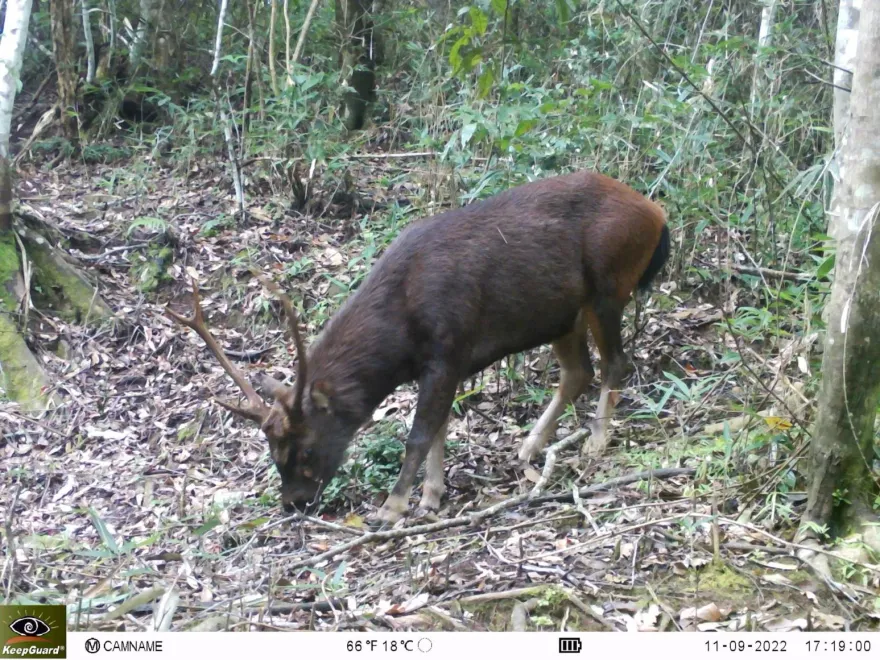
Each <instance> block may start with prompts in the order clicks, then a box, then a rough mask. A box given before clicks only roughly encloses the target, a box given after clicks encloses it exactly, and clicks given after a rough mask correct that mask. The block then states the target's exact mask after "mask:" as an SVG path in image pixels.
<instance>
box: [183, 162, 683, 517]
mask: <svg viewBox="0 0 880 660" xmlns="http://www.w3.org/2000/svg"><path fill="white" fill-rule="evenodd" d="M669 243H670V239H669V229H668V227H667V224H666V213H665V211H664V210H663V208H662V207H661V206H660V205H658V204H657V203H655V202H653V201H651V200H649V199H648V198H646V197H645V196H643V195H642V194H640V193H638V192H636V191H635V190H633V189H632V188H630V187H629V186H627V185H626V184H624V183H622V182H620V181H617V180H615V179H612V178H610V177H607V176H605V175H602V174H599V173H596V172H592V171H580V172H575V173H571V174H565V175H560V176H555V177H550V178H546V179H541V180H537V181H533V182H529V183H526V184H523V185H520V186H516V187H513V188H510V189H508V190H506V191H504V192H501V193H499V194H497V195H495V196H493V197H489V198H487V199H484V200H481V201H477V202H474V203H471V204H469V205H466V206H464V207H461V208H456V209H452V210H448V211H445V212H442V213H439V214H437V215H434V216H430V217H427V218H422V219H420V220H416V221H414V222H413V223H411V224H409V225H408V226H407V227H405V228H404V229H403V230H402V231H401V233H400V234H399V235H398V236H397V238H395V240H394V241H392V243H391V244H390V245H389V246H388V247H387V248H386V249H385V251H384V252H383V254H382V255H381V256H380V257H379V259H378V260H377V261H376V262H375V263H374V264H373V266H372V268H371V269H370V271H369V273H368V274H367V276H366V277H365V278H364V280H363V281H362V283H361V284H360V286H359V287H358V288H357V289H356V290H355V291H354V292H353V293H352V294H351V295H350V296H349V297H348V298H347V300H346V301H345V302H344V303H343V304H342V305H341V306H340V308H339V309H338V311H336V313H335V314H333V315H332V316H331V318H330V319H329V320H328V321H327V322H326V323H325V325H324V328H323V329H322V330H321V332H320V333H319V335H318V337H317V338H316V339H315V340H314V341H313V343H312V344H311V346H310V347H308V349H307V348H306V346H305V343H304V341H303V338H302V334H301V333H300V330H299V317H298V315H297V313H296V311H295V309H294V306H293V303H292V302H291V300H290V298H288V297H287V296H286V295H285V294H284V293H282V291H281V290H280V288H279V287H278V285H277V284H275V283H274V282H273V281H272V280H271V279H269V278H268V277H266V276H264V275H262V274H257V275H258V276H259V277H260V278H261V281H262V282H263V283H264V284H265V285H266V286H267V288H269V289H270V291H272V292H273V293H274V294H275V296H276V297H277V298H278V299H279V301H280V302H281V304H282V306H283V309H284V313H285V315H286V317H287V323H288V326H289V331H290V335H291V336H292V339H293V342H294V345H295V349H296V354H297V360H298V365H297V370H296V376H295V379H294V383H293V385H292V386H291V385H285V384H282V383H281V382H279V381H277V380H276V379H274V378H272V377H271V376H265V377H263V378H262V380H261V382H260V383H259V384H260V385H261V389H262V390H263V391H264V392H265V393H266V394H267V395H268V397H269V400H270V401H271V405H270V404H269V403H267V402H266V401H265V400H264V399H263V398H262V397H261V396H260V395H259V394H258V393H257V391H256V389H255V388H254V387H253V385H252V384H251V383H250V382H249V381H248V379H247V378H246V377H245V376H244V374H243V373H242V372H241V371H239V369H238V368H237V367H236V366H235V365H234V364H233V363H232V362H231V361H230V360H229V358H228V357H227V356H226V355H225V354H224V351H223V350H222V348H221V347H220V345H219V344H218V342H217V341H216V339H215V338H214V337H213V336H212V335H211V332H210V331H209V330H208V327H207V324H206V323H205V320H204V315H203V312H202V307H201V302H200V298H199V291H198V285H197V284H196V282H195V280H193V306H194V313H193V316H192V317H184V316H182V315H180V314H178V313H177V312H174V311H173V310H172V309H171V308H170V307H166V312H167V314H168V316H170V317H171V318H172V319H174V320H175V321H177V322H178V323H180V324H182V325H184V326H186V327H188V328H190V329H192V330H194V331H195V332H196V333H197V334H198V335H199V336H200V337H201V338H202V340H203V341H204V343H205V344H206V345H207V347H208V349H209V350H210V352H211V353H213V355H214V356H215V357H216V359H217V360H218V361H219V362H220V364H221V365H222V367H223V368H224V369H225V371H226V372H227V373H228V374H229V376H230V377H231V378H232V379H233V381H234V382H235V383H236V385H237V386H238V387H239V389H240V390H241V391H242V393H243V394H244V395H245V398H246V399H247V403H246V404H234V403H230V402H226V401H220V400H218V401H217V402H218V404H220V405H222V406H223V407H224V408H226V409H227V410H229V411H231V412H232V413H235V414H236V415H239V416H241V417H244V418H246V419H249V420H251V421H253V422H256V423H257V424H259V426H260V432H261V434H262V435H264V436H265V438H266V440H268V444H269V452H270V455H271V457H272V460H273V462H274V464H275V466H276V468H277V470H278V473H279V475H280V477H281V504H282V507H283V509H284V510H285V511H288V512H292V511H296V510H298V511H306V510H308V508H309V507H311V506H313V505H314V504H315V503H316V502H317V501H318V499H319V497H320V494H321V492H322V489H323V488H324V486H326V484H327V483H328V482H329V481H330V480H331V479H332V478H333V477H334V475H335V474H336V472H337V471H338V469H339V467H340V465H341V463H342V461H343V458H344V455H345V452H346V448H347V447H348V445H349V444H350V443H351V441H352V439H353V438H354V436H355V434H356V433H357V431H358V430H359V429H360V427H361V426H362V425H364V424H365V422H367V421H368V420H369V419H371V416H372V412H373V411H374V410H375V409H376V408H377V407H378V406H379V404H380V403H381V402H382V401H383V400H384V399H385V398H386V397H387V396H388V395H389V394H391V393H392V392H393V391H394V390H395V389H396V388H397V387H398V386H400V385H403V384H405V383H412V382H415V383H416V384H417V386H418V399H417V402H416V409H415V414H414V418H413V422H412V425H411V427H410V430H409V433H408V435H407V438H406V441H405V453H404V457H403V461H402V466H401V469H400V472H399V474H398V478H397V480H396V482H395V484H394V486H393V488H392V489H391V491H390V493H389V494H388V496H387V498H386V500H385V502H384V504H383V505H382V506H381V507H380V508H379V509H378V511H376V512H374V513H373V514H371V515H370V516H368V522H369V523H370V524H371V525H373V526H375V525H380V526H381V525H385V524H393V523H396V522H397V521H399V520H400V519H401V518H403V517H404V516H405V515H406V514H407V512H408V510H409V501H410V497H411V494H412V490H413V485H414V481H415V478H416V475H417V472H418V471H419V469H420V468H421V466H422V465H423V464H424V465H425V476H424V481H423V486H422V495H421V499H420V501H419V505H418V509H417V510H416V515H417V516H425V515H427V514H430V513H433V512H436V511H438V510H439V508H440V504H441V499H442V497H443V496H444V494H445V486H444V452H445V443H446V433H447V427H448V424H449V418H450V414H451V409H452V405H453V401H454V399H455V396H456V392H457V390H458V387H459V384H460V383H462V382H464V381H465V380H467V379H468V378H469V377H471V376H473V375H475V374H477V373H479V372H481V371H483V370H484V369H486V368H487V367H489V366H491V365H492V364H494V363H495V362H497V361H499V360H500V359H502V358H504V357H506V356H509V355H514V354H517V353H521V352H524V351H527V350H531V349H534V348H537V347H539V346H543V345H547V344H550V346H551V349H552V352H553V354H554V355H555V357H556V359H557V361H558V364H559V368H560V369H559V370H560V376H559V385H558V387H557V389H556V391H555V393H554V395H553V397H552V400H551V401H550V404H549V405H548V406H547V408H546V409H545V410H544V412H543V414H541V416H540V417H539V418H538V420H537V422H536V423H535V424H534V426H533V428H532V429H531V430H530V431H529V433H528V435H527V437H526V438H525V440H524V441H523V442H522V445H521V446H520V449H519V452H518V457H519V459H520V460H521V461H523V462H525V463H528V462H531V461H533V460H534V459H535V458H536V457H537V456H538V455H539V454H540V452H541V451H542V450H543V448H544V447H545V446H546V445H547V443H548V441H549V440H550V439H551V436H554V435H555V433H556V430H557V427H558V421H559V417H560V416H561V415H562V413H563V412H564V411H565V408H566V406H567V405H568V404H569V403H572V402H574V401H575V400H576V399H577V398H578V397H579V396H580V395H581V394H582V393H584V392H585V391H586V389H587V387H588V385H589V384H590V383H591V382H592V380H593V377H594V375H595V374H594V370H593V364H592V360H591V357H590V351H589V346H588V338H589V335H590V334H592V337H593V340H594V342H595V344H596V347H597V349H598V353H599V357H600V368H601V376H602V378H601V389H600V394H599V399H598V402H597V405H596V413H595V416H594V419H593V421H592V425H591V428H590V435H589V437H588V438H587V440H585V444H584V446H583V447H582V451H583V453H584V454H585V455H586V456H588V457H590V456H598V455H600V454H601V453H602V452H603V451H604V450H605V448H606V445H607V443H608V428H609V426H608V425H609V420H610V419H611V416H612V412H613V409H614V407H615V406H616V405H617V402H618V399H619V391H618V390H619V387H620V385H621V381H622V378H623V376H624V371H625V368H626V361H625V359H624V353H623V346H622V339H621V331H622V321H623V311H624V308H625V307H626V305H627V304H628V302H629V301H630V300H631V298H632V297H633V294H634V293H635V292H636V290H637V289H638V290H641V291H644V290H647V289H649V288H650V285H651V283H652V281H653V279H654V278H655V277H656V276H657V274H658V273H659V272H660V271H661V270H662V268H663V266H664V264H665V262H666V260H667V258H668V255H669Z"/></svg>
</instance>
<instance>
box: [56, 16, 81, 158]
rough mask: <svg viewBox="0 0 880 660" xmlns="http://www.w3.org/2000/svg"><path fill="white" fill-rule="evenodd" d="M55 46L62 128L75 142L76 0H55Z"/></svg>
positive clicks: (76, 140)
mask: <svg viewBox="0 0 880 660" xmlns="http://www.w3.org/2000/svg"><path fill="white" fill-rule="evenodd" d="M50 11H51V14H52V50H53V51H54V53H55V70H56V71H57V75H58V105H59V108H60V112H61V132H62V134H63V135H64V137H65V138H67V140H68V141H69V142H70V143H71V144H72V145H74V146H76V145H77V144H78V143H79V140H78V136H79V129H78V126H77V119H76V51H75V48H76V42H75V40H74V34H73V0H52V2H51V5H50Z"/></svg>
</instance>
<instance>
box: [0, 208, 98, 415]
mask: <svg viewBox="0 0 880 660" xmlns="http://www.w3.org/2000/svg"><path fill="white" fill-rule="evenodd" d="M41 225H42V226H41ZM14 227H15V230H14V232H13V231H8V232H0V388H2V394H3V396H5V398H8V399H11V400H14V401H17V402H19V403H20V404H21V405H22V407H23V408H24V409H26V410H34V411H35V410H41V409H44V408H46V407H47V406H52V405H55V404H56V403H58V399H57V398H56V397H55V396H54V395H51V394H46V386H47V384H48V382H49V381H48V378H47V376H46V374H45V372H44V370H43V367H42V365H41V364H40V362H39V360H38V359H37V358H36V357H35V356H34V354H33V353H32V352H31V350H30V348H28V345H27V343H26V342H25V338H24V334H23V331H22V329H21V328H20V327H19V326H20V315H19V312H20V310H21V305H22V300H23V298H24V292H25V289H24V286H23V279H22V276H21V264H22V255H21V254H20V253H19V246H18V245H17V240H16V234H17V235H18V238H19V239H20V240H21V244H22V245H23V246H24V253H25V258H26V259H27V260H28V261H29V262H30V264H31V267H32V268H31V272H32V274H33V276H32V281H31V286H32V294H33V298H32V299H33V301H34V303H35V305H36V306H38V307H45V308H47V309H51V310H52V311H54V312H55V313H57V314H59V316H61V317H62V318H64V319H66V320H69V321H71V322H75V323H80V324H90V325H97V324H100V323H103V322H105V321H107V320H109V319H111V318H112V316H113V312H112V311H111V310H110V308H109V307H108V306H107V304H106V303H105V302H104V301H103V299H101V297H100V296H98V295H97V291H96V289H95V287H93V286H92V285H91V284H90V283H89V281H88V280H87V279H86V277H85V275H84V274H83V273H82V272H81V271H80V270H79V269H78V268H76V266H75V265H74V264H73V263H72V262H71V260H70V259H69V257H68V256H67V254H66V253H65V252H64V251H63V250H62V249H61V248H59V247H57V246H56V245H54V244H53V241H52V240H50V238H47V237H52V236H53V235H54V236H55V238H57V235H58V232H57V231H55V230H53V229H52V228H51V227H49V226H47V225H45V224H44V223H42V222H41V221H39V220H38V219H36V218H33V217H25V216H21V217H18V218H16V219H15V222H14ZM25 330H26V329H25Z"/></svg>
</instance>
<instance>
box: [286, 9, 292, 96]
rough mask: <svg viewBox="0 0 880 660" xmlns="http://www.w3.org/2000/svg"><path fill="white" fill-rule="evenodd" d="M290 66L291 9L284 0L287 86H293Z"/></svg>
mask: <svg viewBox="0 0 880 660" xmlns="http://www.w3.org/2000/svg"><path fill="white" fill-rule="evenodd" d="M290 67H291V64H290V8H289V7H288V6H287V0H284V69H285V71H286V72H287V86H288V87H289V86H290V85H291V84H293V71H292V70H291V68H290Z"/></svg>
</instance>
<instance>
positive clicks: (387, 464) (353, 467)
mask: <svg viewBox="0 0 880 660" xmlns="http://www.w3.org/2000/svg"><path fill="white" fill-rule="evenodd" d="M402 432H403V428H402V425H401V424H400V423H399V422H396V421H394V422H382V423H379V424H376V426H375V427H373V429H371V430H370V431H368V432H367V433H365V434H364V435H363V437H362V438H361V440H360V441H359V442H358V445H357V447H356V448H354V449H353V450H352V452H351V455H350V456H349V458H348V460H347V461H346V462H345V463H344V464H343V466H342V467H341V468H340V469H339V472H338V473H337V474H336V476H335V477H334V478H333V480H332V481H331V482H330V483H329V484H327V487H326V488H325V489H324V495H323V499H322V502H323V504H324V506H338V505H340V504H342V503H344V502H345V501H347V500H351V499H352V497H353V494H354V493H357V497H363V495H364V494H365V493H373V494H380V493H382V494H384V493H387V492H388V491H389V490H390V489H391V486H393V485H394V482H395V480H396V479H397V474H398V473H399V472H400V466H401V456H402V454H403V444H402V442H401V439H402V437H403V435H402Z"/></svg>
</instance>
